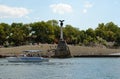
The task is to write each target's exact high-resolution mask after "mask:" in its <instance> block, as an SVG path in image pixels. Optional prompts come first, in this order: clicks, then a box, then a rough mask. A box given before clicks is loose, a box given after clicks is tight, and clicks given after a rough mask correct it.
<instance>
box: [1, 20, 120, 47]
mask: <svg viewBox="0 0 120 79" xmlns="http://www.w3.org/2000/svg"><path fill="white" fill-rule="evenodd" d="M63 34H64V35H63V36H64V39H65V40H66V42H67V43H68V44H74V45H85V46H95V45H104V46H108V43H109V42H111V43H112V44H113V46H117V47H118V46H120V27H118V25H116V24H114V23H113V22H108V23H106V24H104V23H100V24H98V27H97V28H95V29H92V28H88V29H87V30H80V29H79V28H76V27H73V26H72V25H65V26H64V27H63ZM59 38H60V26H59V22H58V21H57V20H48V21H46V22H45V21H40V22H34V23H29V24H23V23H12V24H7V23H0V45H1V46H18V45H26V44H30V43H32V44H34V43H48V44H53V43H58V41H59Z"/></svg>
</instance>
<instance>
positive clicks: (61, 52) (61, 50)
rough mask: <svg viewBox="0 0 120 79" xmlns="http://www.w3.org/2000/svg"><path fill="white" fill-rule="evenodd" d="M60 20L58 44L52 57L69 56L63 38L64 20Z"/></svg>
mask: <svg viewBox="0 0 120 79" xmlns="http://www.w3.org/2000/svg"><path fill="white" fill-rule="evenodd" d="M59 21H60V40H59V42H58V46H57V48H56V50H55V55H54V57H56V58H68V57H71V54H70V50H69V47H68V46H67V43H66V41H65V40H64V39H63V29H62V27H63V22H64V20H59Z"/></svg>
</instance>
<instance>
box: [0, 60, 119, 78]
mask: <svg viewBox="0 0 120 79" xmlns="http://www.w3.org/2000/svg"><path fill="white" fill-rule="evenodd" d="M119 70H120V58H69V59H50V61H49V62H39V63H33V62H32V63H11V62H8V61H7V60H6V59H0V79H120V75H119V74H120V71H119Z"/></svg>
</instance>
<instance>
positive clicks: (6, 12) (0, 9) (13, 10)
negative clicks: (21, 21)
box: [0, 5, 29, 18]
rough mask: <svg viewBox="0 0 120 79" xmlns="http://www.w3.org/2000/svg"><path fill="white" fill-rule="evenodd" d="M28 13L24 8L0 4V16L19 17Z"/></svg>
mask: <svg viewBox="0 0 120 79" xmlns="http://www.w3.org/2000/svg"><path fill="white" fill-rule="evenodd" d="M28 13H29V11H28V10H27V9H26V8H22V7H19V8H18V7H10V6H6V5H0V18H20V17H23V16H25V15H27V14H28Z"/></svg>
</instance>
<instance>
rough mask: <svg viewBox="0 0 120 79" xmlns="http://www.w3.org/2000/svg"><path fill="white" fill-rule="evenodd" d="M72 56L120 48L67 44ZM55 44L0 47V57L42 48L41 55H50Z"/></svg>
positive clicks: (115, 50) (106, 53) (103, 52)
mask: <svg viewBox="0 0 120 79" xmlns="http://www.w3.org/2000/svg"><path fill="white" fill-rule="evenodd" d="M68 46H69V49H70V52H71V55H72V56H73V57H86V56H87V57H91V56H93V57H94V56H108V55H109V54H114V53H119V52H120V49H108V48H100V47H85V46H74V45H68ZM56 47H57V44H40V45H25V46H17V47H8V48H0V57H6V56H14V55H19V54H21V53H22V52H23V51H24V50H42V51H43V52H42V55H43V56H49V57H52V56H53V55H54V49H56Z"/></svg>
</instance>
